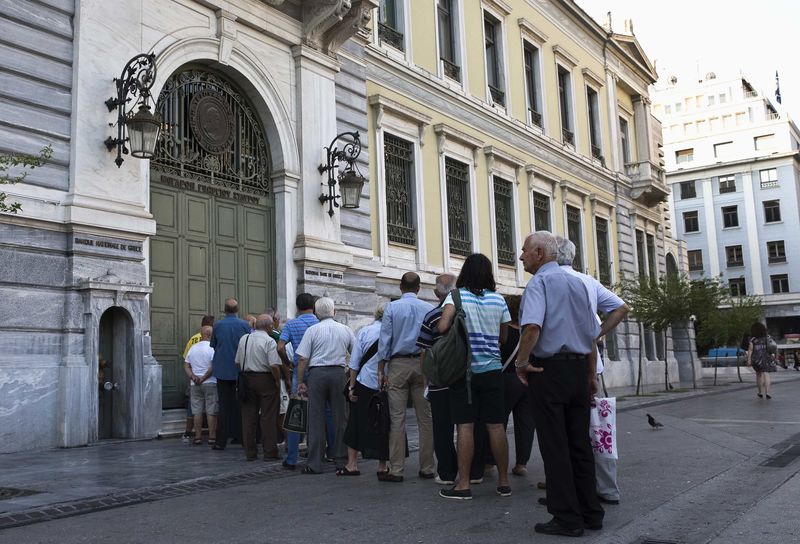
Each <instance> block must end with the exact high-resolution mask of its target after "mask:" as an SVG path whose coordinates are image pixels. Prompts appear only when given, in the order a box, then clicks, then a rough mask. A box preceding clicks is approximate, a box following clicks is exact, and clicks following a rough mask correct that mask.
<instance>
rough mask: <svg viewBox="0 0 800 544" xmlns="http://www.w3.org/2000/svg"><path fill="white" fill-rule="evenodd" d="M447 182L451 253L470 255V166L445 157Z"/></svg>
mask: <svg viewBox="0 0 800 544" xmlns="http://www.w3.org/2000/svg"><path fill="white" fill-rule="evenodd" d="M444 170H445V178H446V184H447V225H448V227H449V229H450V253H453V254H455V255H463V256H465V257H466V256H469V254H470V253H472V241H471V239H470V217H469V167H468V166H467V165H466V164H464V163H463V162H459V161H457V160H454V159H451V158H450V157H445V160H444Z"/></svg>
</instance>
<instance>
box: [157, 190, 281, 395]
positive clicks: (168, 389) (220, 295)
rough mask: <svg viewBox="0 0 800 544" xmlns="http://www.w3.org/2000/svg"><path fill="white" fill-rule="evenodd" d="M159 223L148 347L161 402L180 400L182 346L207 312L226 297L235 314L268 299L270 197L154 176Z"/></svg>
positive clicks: (270, 302)
mask: <svg viewBox="0 0 800 544" xmlns="http://www.w3.org/2000/svg"><path fill="white" fill-rule="evenodd" d="M150 194H151V209H152V211H153V215H154V216H155V219H156V222H157V224H158V229H157V233H156V236H155V237H154V238H153V239H151V241H150V271H151V280H150V281H151V282H152V283H153V294H152V297H151V300H150V311H151V323H152V333H151V334H152V337H153V338H152V340H153V355H154V356H155V358H156V360H157V361H158V362H159V363H161V365H162V392H163V404H164V408H174V407H180V406H182V404H183V395H184V389H185V386H186V377H185V375H184V372H183V358H182V354H183V349H184V347H185V345H186V342H187V340H188V339H189V338H190V337H191V336H192V335H193V334H195V333H196V332H197V330H198V329H199V327H200V321H201V319H202V317H203V316H204V315H206V314H210V315H214V316H216V317H220V316H221V315H222V309H223V304H224V301H225V299H226V298H227V297H231V296H233V297H236V298H237V299H238V300H239V306H240V308H241V312H240V314H241V315H244V314H246V313H252V314H254V315H257V314H259V313H262V312H263V311H264V310H265V309H266V308H267V307H268V306H274V301H275V296H274V295H275V290H274V278H275V274H274V270H275V265H274V259H273V247H272V244H273V242H272V239H273V236H272V232H271V230H272V225H273V224H274V222H273V219H272V205H271V202H270V201H269V200H268V199H267V198H266V197H262V199H261V200H262V201H263V202H262V205H261V206H245V205H241V204H239V203H237V202H234V201H228V200H224V199H218V198H215V197H208V196H205V195H198V194H188V193H181V192H178V191H176V190H174V189H173V188H171V187H168V186H166V185H161V184H158V183H157V181H153V183H152V188H151V193H150Z"/></svg>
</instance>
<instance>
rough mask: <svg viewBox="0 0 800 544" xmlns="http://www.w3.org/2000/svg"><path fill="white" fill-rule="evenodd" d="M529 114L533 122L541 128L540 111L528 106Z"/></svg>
mask: <svg viewBox="0 0 800 544" xmlns="http://www.w3.org/2000/svg"><path fill="white" fill-rule="evenodd" d="M528 114H529V115H530V119H531V123H533V124H534V125H536V126H537V127H539V128H541V126H542V114H541V113H539V112H538V111H536V110H534V109H531V108H528Z"/></svg>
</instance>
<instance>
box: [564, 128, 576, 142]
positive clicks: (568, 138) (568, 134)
mask: <svg viewBox="0 0 800 544" xmlns="http://www.w3.org/2000/svg"><path fill="white" fill-rule="evenodd" d="M561 139H562V140H563V141H564V143H565V144H569V145H575V135H574V134H573V133H572V131H571V130H567V129H565V128H562V129H561Z"/></svg>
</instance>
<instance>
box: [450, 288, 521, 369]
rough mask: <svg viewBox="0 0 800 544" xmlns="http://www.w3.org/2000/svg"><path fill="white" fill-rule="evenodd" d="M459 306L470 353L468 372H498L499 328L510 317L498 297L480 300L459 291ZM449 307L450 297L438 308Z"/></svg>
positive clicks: (487, 293) (489, 295)
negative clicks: (462, 314) (462, 315)
mask: <svg viewBox="0 0 800 544" xmlns="http://www.w3.org/2000/svg"><path fill="white" fill-rule="evenodd" d="M459 292H460V293H461V305H462V307H463V308H464V314H465V315H466V320H465V321H466V324H467V333H468V334H469V347H470V349H471V350H472V372H473V373H474V374H480V373H481V372H489V371H491V370H500V369H502V368H503V363H502V362H501V361H500V325H501V324H503V323H509V322H510V321H511V314H510V313H509V312H508V306H507V305H506V301H505V299H504V298H503V297H502V295H500V294H498V293H495V292H494V291H489V290H488V289H487V290H485V291H484V292H483V295H482V296H476V295H474V294H472V292H471V291H469V290H468V289H463V288H462V289H459ZM448 304H450V305H452V304H453V297H452V295H447V298H446V299H444V302H443V303H442V306H447V305H448Z"/></svg>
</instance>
